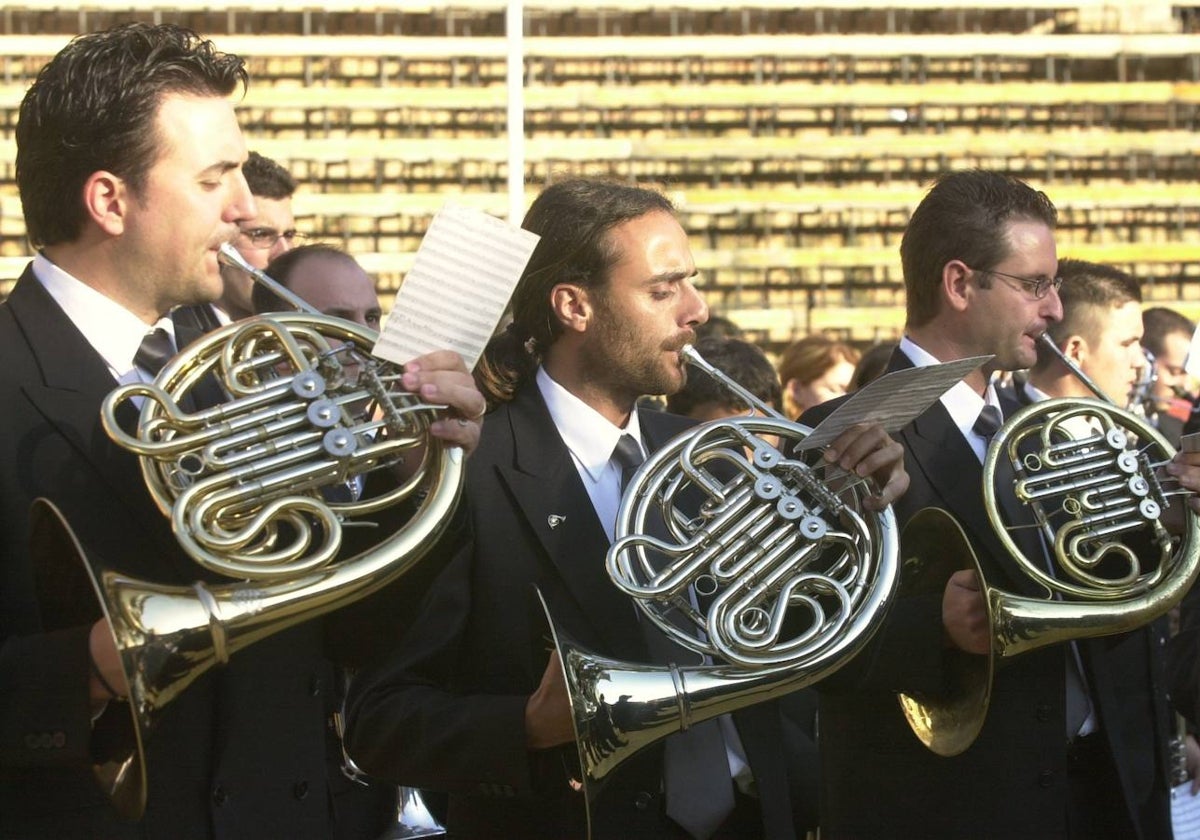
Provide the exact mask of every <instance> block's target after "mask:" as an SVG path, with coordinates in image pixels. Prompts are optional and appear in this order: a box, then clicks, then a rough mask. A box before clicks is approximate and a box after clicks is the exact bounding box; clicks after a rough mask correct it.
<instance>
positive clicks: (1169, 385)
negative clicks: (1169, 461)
mask: <svg viewBox="0 0 1200 840" xmlns="http://www.w3.org/2000/svg"><path fill="white" fill-rule="evenodd" d="M1142 328H1143V333H1142V346H1143V347H1145V348H1146V349H1147V350H1148V351H1149V352H1150V353H1151V354H1153V356H1154V385H1153V387H1152V389H1151V392H1150V397H1151V405H1150V407H1149V409H1148V410H1147V414H1148V415H1149V417H1150V419H1151V421H1152V422H1154V424H1155V425H1156V426H1157V427H1158V430H1159V431H1160V432H1162V433H1163V435H1164V436H1165V437H1166V438H1167V440H1169V441H1171V442H1172V443H1174V442H1176V441H1178V440H1179V437H1180V435H1181V434H1183V432H1184V425H1185V424H1186V423H1187V422H1188V420H1189V419H1190V415H1191V413H1192V412H1191V409H1192V402H1193V400H1194V399H1195V398H1196V393H1195V391H1194V386H1195V380H1194V379H1193V378H1192V377H1191V376H1190V375H1189V374H1188V372H1187V368H1186V367H1185V365H1186V364H1187V360H1188V352H1189V351H1190V350H1191V347H1192V334H1193V333H1194V332H1195V331H1196V325H1195V324H1194V323H1193V322H1192V321H1191V320H1190V319H1189V318H1188V317H1187V316H1185V315H1184V314H1183V313H1181V312H1176V311H1175V310H1174V309H1168V308H1166V307H1165V306H1152V307H1150V308H1149V309H1147V310H1146V311H1145V312H1143V313H1142Z"/></svg>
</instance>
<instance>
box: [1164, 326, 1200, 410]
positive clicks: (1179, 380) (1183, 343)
mask: <svg viewBox="0 0 1200 840" xmlns="http://www.w3.org/2000/svg"><path fill="white" fill-rule="evenodd" d="M1191 346H1192V337H1191V336H1190V335H1188V334H1187V333H1181V332H1174V333H1170V334H1168V335H1167V336H1166V337H1164V338H1163V352H1162V354H1161V355H1160V356H1158V358H1156V359H1155V360H1154V361H1155V365H1156V372H1157V374H1158V381H1157V382H1155V383H1154V397H1155V399H1156V400H1158V401H1159V402H1160V403H1164V404H1165V403H1168V402H1170V401H1171V400H1173V399H1175V398H1177V397H1180V396H1184V395H1186V396H1188V397H1190V396H1191V394H1192V392H1193V390H1194V389H1195V384H1194V383H1193V382H1192V378H1191V377H1190V376H1188V374H1187V371H1186V370H1184V367H1183V366H1184V364H1185V363H1186V362H1187V357H1188V350H1189V349H1190V348H1191Z"/></svg>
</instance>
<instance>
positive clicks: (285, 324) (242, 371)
mask: <svg viewBox="0 0 1200 840" xmlns="http://www.w3.org/2000/svg"><path fill="white" fill-rule="evenodd" d="M225 248H226V250H223V252H222V260H223V261H224V262H227V263H230V264H234V265H237V266H238V267H240V268H243V269H244V270H247V271H248V272H249V273H251V274H252V275H253V276H254V277H255V279H256V280H257V281H258V282H260V283H262V282H266V283H267V284H268V285H271V286H272V288H273V289H274V290H275V291H276V292H277V293H280V294H281V296H282V297H284V299H285V300H292V302H293V304H294V305H297V306H298V308H301V309H303V310H305V311H302V312H298V313H280V314H273V315H271V316H270V317H265V316H259V317H254V318H248V319H246V320H243V321H238V322H235V323H233V324H229V325H227V326H225V327H223V328H221V329H219V330H216V331H214V332H211V333H209V334H207V335H205V336H203V337H202V338H201V339H199V340H198V341H196V342H195V343H193V344H192V345H190V346H188V347H187V348H185V349H184V350H183V351H182V352H180V353H179V354H178V355H176V356H175V357H174V358H173V359H172V360H171V361H169V362H168V363H167V365H166V366H165V367H164V368H163V369H162V371H161V372H160V373H159V374H158V376H157V377H156V378H155V380H154V382H152V383H135V384H131V385H126V386H123V387H120V388H118V389H116V390H115V391H113V392H112V393H111V394H109V396H108V397H107V398H106V399H105V400H104V403H103V407H102V421H103V425H104V428H105V430H106V432H107V433H108V435H109V436H110V437H111V438H112V440H113V441H115V442H116V443H117V445H118V446H120V447H122V448H124V449H127V450H129V451H130V452H133V453H135V454H136V455H137V456H139V460H140V466H141V471H142V475H143V477H144V479H145V483H146V486H147V488H148V490H149V492H150V495H151V496H152V497H153V499H154V501H155V503H156V504H157V506H158V508H159V510H160V511H161V512H162V513H163V515H164V516H167V517H168V518H169V519H170V521H171V527H172V530H173V532H174V534H175V537H176V539H177V540H178V542H179V544H180V546H181V547H182V548H183V550H184V551H185V552H186V553H187V554H188V555H189V556H190V558H191V559H192V560H194V561H195V562H196V564H197V565H199V566H200V567H201V568H202V569H204V570H205V571H206V572H207V574H205V575H203V580H198V581H197V582H195V583H193V584H191V585H190V586H181V585H169V584H164V583H159V582H152V581H144V580H137V579H133V578H131V577H129V576H127V575H124V574H122V573H121V572H119V571H117V570H115V569H111V568H107V567H105V566H103V565H101V564H99V563H98V562H97V561H96V560H95V558H89V557H88V555H87V552H86V547H83V546H79V544H78V542H77V541H76V540H75V538H74V536H73V535H72V534H71V533H70V528H69V526H68V525H67V523H66V521H65V520H64V519H63V518H62V517H61V514H58V513H57V510H56V509H54V508H53V505H51V504H50V503H49V502H47V501H46V500H39V504H40V505H41V507H40V508H39V509H38V510H37V511H36V512H35V521H36V523H37V527H38V529H39V530H38V533H40V534H42V538H43V539H48V540H57V541H58V542H57V543H56V544H59V545H65V544H73V545H74V546H75V547H76V553H78V554H79V555H80V558H81V560H82V562H83V563H84V566H85V568H86V569H87V570H88V572H89V574H90V576H91V578H92V582H93V584H94V586H95V589H96V592H97V593H98V595H99V599H100V601H101V606H102V608H103V610H104V614H105V616H106V617H107V619H108V621H109V623H110V625H111V628H112V633H113V637H114V640H115V641H116V645H117V650H118V652H119V654H120V657H121V664H122V667H123V669H124V672H125V677H126V680H127V682H128V685H129V697H128V705H129V709H130V712H131V714H132V716H133V725H134V731H135V737H136V748H135V749H134V750H132V751H131V752H130V753H129V754H127V755H124V756H121V757H119V758H117V759H114V760H113V761H110V762H106V763H104V764H102V765H97V766H96V767H95V769H96V775H97V778H98V779H99V780H100V783H101V785H102V786H103V787H104V789H105V791H106V792H107V793H108V794H109V796H110V797H111V798H112V800H113V804H114V807H115V808H116V809H117V811H118V813H120V814H121V815H123V816H125V817H127V818H130V819H136V818H137V817H138V816H140V815H141V813H142V812H143V810H144V808H145V801H146V779H145V767H144V751H143V742H144V741H145V740H146V738H148V737H149V736H150V733H151V732H152V730H153V729H154V726H155V723H156V720H157V718H158V715H159V713H160V712H161V710H162V709H163V707H165V706H166V705H167V704H169V703H170V702H171V701H172V700H173V699H174V698H175V697H177V696H178V695H179V694H180V693H181V692H182V691H184V690H185V689H186V688H187V686H188V685H190V684H191V683H192V682H193V681H194V680H196V679H197V678H198V677H199V676H200V675H201V674H203V673H204V672H206V671H207V670H209V669H210V668H213V667H214V666H217V665H220V664H223V663H225V662H227V661H228V659H229V657H230V656H231V655H233V654H234V653H236V652H237V651H238V650H240V649H242V648H244V647H246V646H247V645H250V644H252V643H254V642H255V641H257V640H259V639H262V638H265V637H266V636H269V635H271V634H273V633H277V632H279V631H281V630H284V629H286V628H288V627H291V626H293V625H296V624H299V623H301V622H305V621H309V620H311V619H313V618H316V617H318V616H320V615H323V614H325V613H328V612H331V611H333V610H336V609H339V608H340V607H342V606H345V605H346V604H349V603H352V602H354V601H356V600H358V599H360V598H363V597H366V596H367V595H370V594H371V593H373V592H375V591H377V590H379V589H381V588H383V587H384V586H386V585H388V584H389V583H391V582H392V581H395V580H397V579H398V578H400V577H401V576H403V575H404V574H405V573H406V572H407V571H408V570H410V569H411V568H412V567H413V566H415V565H416V563H417V561H418V560H420V558H421V557H422V556H423V555H424V554H425V553H426V552H427V551H428V550H429V548H430V547H431V546H432V545H433V544H434V543H435V542H436V541H437V539H438V538H439V537H440V536H441V534H442V532H443V530H444V529H445V526H446V525H447V524H448V522H449V520H450V518H451V514H452V513H453V510H454V508H455V506H456V504H457V502H458V498H459V495H460V490H461V486H462V477H463V453H462V451H461V450H460V449H459V448H457V447H451V446H445V445H443V444H442V443H441V442H440V441H438V440H437V439H436V438H433V437H432V436H430V435H429V434H428V428H429V423H430V422H431V421H432V420H433V419H434V414H435V412H436V410H437V409H439V408H442V407H443V406H436V405H430V404H427V403H425V402H423V401H422V400H421V399H420V398H419V397H417V396H416V395H413V394H409V393H407V392H406V391H404V389H403V386H402V385H401V383H400V373H401V372H400V370H399V369H398V368H397V367H396V366H395V365H392V364H391V363H388V362H384V361H382V360H379V359H376V358H374V357H372V356H371V348H372V347H373V346H374V344H375V340H376V338H377V334H376V333H375V331H373V330H370V329H368V328H366V327H363V326H360V325H358V324H355V323H352V322H350V321H346V320H342V319H339V318H332V317H328V316H325V315H321V314H319V313H317V312H315V311H314V310H312V309H311V308H309V307H308V306H307V305H306V304H304V303H303V301H300V300H299V298H295V296H294V295H291V293H290V292H288V291H287V290H286V289H283V288H282V287H281V286H279V285H278V284H277V283H275V281H274V280H271V278H269V277H266V275H264V274H263V273H262V272H261V271H258V270H256V269H251V268H250V267H249V266H248V265H246V264H245V263H244V261H243V260H242V259H241V257H240V256H239V255H238V254H237V252H236V251H234V250H233V249H232V247H230V246H225ZM264 278H265V279H264ZM213 379H215V380H216V381H217V382H218V383H219V385H220V388H221V390H222V391H223V392H224V393H225V396H226V399H225V400H224V401H223V402H221V403H220V404H217V405H213V406H210V407H204V408H188V407H185V406H187V405H189V401H190V398H191V395H192V393H193V390H194V389H195V388H196V386H197V385H198V384H199V383H201V382H204V381H206V380H207V381H209V382H210V383H211V381H212V380H213ZM131 398H139V399H140V400H141V403H142V404H141V409H140V415H139V418H138V422H137V429H136V431H135V432H133V433H130V432H127V431H125V430H124V429H123V428H122V427H121V424H120V422H118V408H119V407H121V405H122V404H123V403H125V402H127V401H128V400H130V399H131ZM405 458H410V459H412V460H413V461H415V462H416V464H417V466H416V468H415V469H414V470H413V471H412V473H411V474H409V476H408V477H407V478H406V479H404V480H400V479H399V477H398V476H396V477H393V475H388V476H387V477H386V479H385V480H383V481H381V482H380V483H381V484H383V485H385V488H384V489H383V490H381V491H379V492H377V493H376V492H375V491H374V490H373V489H372V485H371V484H370V483H366V484H365V486H366V488H367V490H366V491H365V494H364V495H361V496H358V497H356V493H355V490H356V489H357V488H358V487H359V486H360V485H362V484H364V482H365V480H366V478H367V477H368V476H369V475H370V474H372V473H377V472H384V473H389V472H390V471H392V470H393V469H394V468H396V467H397V465H398V464H399V463H400V462H401V461H403V460H404V459H405ZM339 495H340V496H341V497H342V498H340V499H339V498H337V497H338V496H339ZM404 501H408V502H410V503H411V504H413V505H414V506H415V509H416V512H415V513H414V514H413V515H412V517H411V518H410V519H409V520H408V521H407V523H406V524H405V525H404V526H403V527H401V528H400V529H399V530H396V531H395V532H392V533H387V534H381V535H380V537H381V538H380V540H379V541H378V543H377V544H375V545H374V546H372V547H371V548H369V549H367V550H365V551H363V552H362V553H360V554H358V555H356V556H354V557H351V558H345V559H339V558H338V551H339V548H340V546H341V542H342V528H343V524H345V523H350V522H354V521H355V520H359V519H361V518H362V517H365V516H367V515H368V514H372V513H375V512H378V511H381V510H383V509H385V508H388V507H390V506H392V505H396V504H399V503H400V502H404ZM217 580H226V581H228V582H224V583H220V582H214V581H217Z"/></svg>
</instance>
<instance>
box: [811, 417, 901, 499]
mask: <svg viewBox="0 0 1200 840" xmlns="http://www.w3.org/2000/svg"><path fill="white" fill-rule="evenodd" d="M825 461H826V463H829V464H834V463H836V464H837V465H838V466H839V467H841V468H842V469H844V470H846V471H847V472H852V473H854V474H855V475H858V476H861V477H864V478H865V477H866V476H871V477H873V478H874V479H875V483H876V484H878V485H879V494H878V495H876V496H871V497H870V498H868V499H866V500H865V501H864V502H863V506H864V507H867V508H869V509H871V510H883V509H884V508H885V507H887V506H888V505H890V504H891V503H892V502H894V501H896V499H898V498H900V496H902V495H903V494H904V491H905V490H907V489H908V473H907V472H905V470H904V447H902V446H901V445H900V444H898V443H897V442H896V441H894V440H892V438H891V437H890V436H889V435H888V433H887V432H885V431H884V430H883V427H882V426H880V425H879V424H878V423H856V424H855V425H853V426H850V427H849V428H847V429H846V430H845V431H843V432H842V433H841V434H840V435H838V436H837V438H836V439H835V440H834V441H833V443H831V444H829V446H828V447H826V449H825Z"/></svg>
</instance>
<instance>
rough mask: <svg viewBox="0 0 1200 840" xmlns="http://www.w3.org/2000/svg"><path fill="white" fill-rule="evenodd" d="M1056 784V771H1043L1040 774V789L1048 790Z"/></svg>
mask: <svg viewBox="0 0 1200 840" xmlns="http://www.w3.org/2000/svg"><path fill="white" fill-rule="evenodd" d="M1052 784H1054V771H1053V770H1042V771H1041V772H1040V773H1038V787H1044V788H1048V787H1050V786H1051V785H1052Z"/></svg>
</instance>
